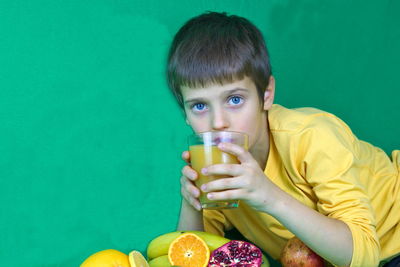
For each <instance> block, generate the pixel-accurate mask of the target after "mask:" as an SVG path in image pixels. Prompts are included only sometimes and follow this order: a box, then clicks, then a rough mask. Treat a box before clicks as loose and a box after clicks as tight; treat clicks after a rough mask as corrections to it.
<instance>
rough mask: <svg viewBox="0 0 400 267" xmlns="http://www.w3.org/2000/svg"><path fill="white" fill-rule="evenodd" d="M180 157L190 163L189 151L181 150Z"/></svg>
mask: <svg viewBox="0 0 400 267" xmlns="http://www.w3.org/2000/svg"><path fill="white" fill-rule="evenodd" d="M182 159H183V160H184V161H185V162H186V163H188V164H190V153H189V151H183V152H182Z"/></svg>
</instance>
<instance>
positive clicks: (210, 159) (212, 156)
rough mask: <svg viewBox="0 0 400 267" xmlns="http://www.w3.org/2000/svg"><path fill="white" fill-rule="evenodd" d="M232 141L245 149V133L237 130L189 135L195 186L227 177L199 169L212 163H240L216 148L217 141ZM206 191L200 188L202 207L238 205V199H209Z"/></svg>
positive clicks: (221, 207)
mask: <svg viewBox="0 0 400 267" xmlns="http://www.w3.org/2000/svg"><path fill="white" fill-rule="evenodd" d="M221 142H223V143H234V144H237V145H239V146H242V147H244V148H245V149H247V146H248V137H247V135H246V134H243V133H238V132H228V131H219V132H204V133H199V134H194V135H191V136H190V137H189V151H190V162H191V165H192V168H193V169H194V170H195V171H196V172H197V173H198V175H199V176H198V178H197V180H196V186H197V187H198V188H200V187H201V185H203V184H206V183H208V182H210V181H213V180H215V179H220V178H228V177H229V176H224V175H208V176H205V175H203V174H202V173H201V169H202V168H204V167H208V166H210V165H214V164H220V163H227V164H240V162H239V161H238V159H237V158H236V157H235V156H234V155H231V154H229V153H226V152H222V151H221V150H219V148H218V144H219V143H221ZM206 195H207V193H204V192H202V191H201V190H200V198H199V200H200V204H201V207H202V208H203V209H230V208H237V207H238V206H239V200H223V201H221V200H218V201H216V200H210V199H208V198H207V196H206Z"/></svg>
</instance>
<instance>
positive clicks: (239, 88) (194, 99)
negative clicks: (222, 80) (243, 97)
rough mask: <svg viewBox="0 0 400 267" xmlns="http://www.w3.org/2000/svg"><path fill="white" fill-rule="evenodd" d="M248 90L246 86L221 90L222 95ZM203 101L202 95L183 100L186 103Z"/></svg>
mask: <svg viewBox="0 0 400 267" xmlns="http://www.w3.org/2000/svg"><path fill="white" fill-rule="evenodd" d="M248 91H249V90H248V89H246V88H241V87H236V88H233V89H231V90H227V91H225V92H223V94H222V95H223V96H227V95H231V94H234V93H238V92H245V93H246V92H248ZM204 101H205V99H204V98H203V97H195V98H190V99H188V100H186V101H184V103H185V104H188V103H192V102H204Z"/></svg>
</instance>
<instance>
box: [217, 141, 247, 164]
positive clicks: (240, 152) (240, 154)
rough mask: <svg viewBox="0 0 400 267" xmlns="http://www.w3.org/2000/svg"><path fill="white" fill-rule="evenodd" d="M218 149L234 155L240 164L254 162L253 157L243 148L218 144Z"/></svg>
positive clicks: (228, 144)
mask: <svg viewBox="0 0 400 267" xmlns="http://www.w3.org/2000/svg"><path fill="white" fill-rule="evenodd" d="M218 148H219V149H220V150H222V151H224V152H227V153H229V154H232V155H235V156H236V157H237V158H238V160H239V161H240V162H241V163H249V162H252V161H254V158H253V156H252V155H251V154H250V152H248V151H247V150H246V149H244V148H243V147H241V146H239V145H236V144H232V143H219V144H218Z"/></svg>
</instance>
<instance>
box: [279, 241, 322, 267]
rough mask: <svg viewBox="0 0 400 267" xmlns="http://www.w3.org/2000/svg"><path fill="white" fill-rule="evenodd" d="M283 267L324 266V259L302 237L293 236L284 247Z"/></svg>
mask: <svg viewBox="0 0 400 267" xmlns="http://www.w3.org/2000/svg"><path fill="white" fill-rule="evenodd" d="M281 263H282V266H283V267H300V266H301V267H323V266H325V263H324V260H323V259H322V258H321V257H320V256H319V255H318V254H317V253H315V252H314V251H312V250H311V249H310V248H309V247H307V246H306V245H305V244H304V243H303V242H302V241H301V240H300V239H298V238H297V237H293V238H292V239H290V240H289V241H288V242H287V243H286V245H285V247H284V248H283V251H282V255H281Z"/></svg>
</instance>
